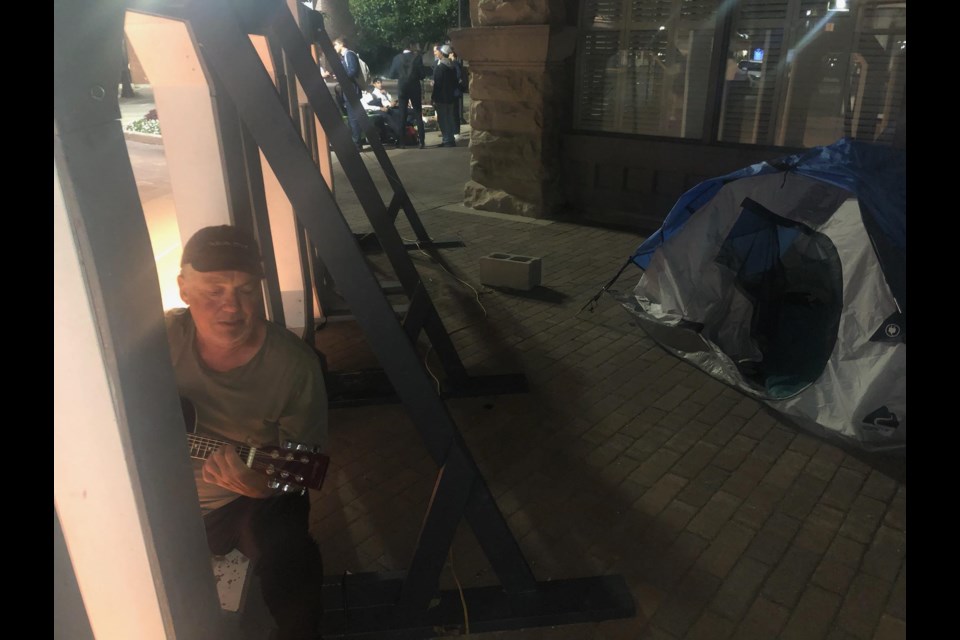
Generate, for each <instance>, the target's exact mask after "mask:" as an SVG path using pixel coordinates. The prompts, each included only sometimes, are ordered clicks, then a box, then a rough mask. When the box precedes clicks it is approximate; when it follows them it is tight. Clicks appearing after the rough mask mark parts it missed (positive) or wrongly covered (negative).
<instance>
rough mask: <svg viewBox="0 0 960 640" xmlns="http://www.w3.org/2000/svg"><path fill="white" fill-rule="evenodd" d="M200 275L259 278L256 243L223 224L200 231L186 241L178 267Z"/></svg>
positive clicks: (246, 235)
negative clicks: (224, 273)
mask: <svg viewBox="0 0 960 640" xmlns="http://www.w3.org/2000/svg"><path fill="white" fill-rule="evenodd" d="M188 264H189V265H190V266H191V267H193V268H194V269H196V270H197V271H200V272H207V271H242V272H244V273H249V274H251V275H255V276H257V277H258V278H262V277H263V266H262V265H261V264H260V250H259V248H258V247H257V241H256V240H255V239H254V238H253V236H251V235H250V234H249V233H247V232H246V231H243V230H242V229H239V228H237V227H233V226H230V225H227V224H224V225H219V226H214V227H204V228H203V229H200V230H199V231H197V232H196V233H195V234H193V236H192V237H191V238H190V239H189V240H187V244H186V246H184V248H183V257H182V258H181V259H180V266H181V267H183V266H185V265H188Z"/></svg>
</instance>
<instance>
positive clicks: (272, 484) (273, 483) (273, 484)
mask: <svg viewBox="0 0 960 640" xmlns="http://www.w3.org/2000/svg"><path fill="white" fill-rule="evenodd" d="M267 488H269V489H279V488H280V481H279V480H277V479H276V478H270V479H269V480H267ZM284 491H286V489H284Z"/></svg>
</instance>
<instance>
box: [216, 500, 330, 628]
mask: <svg viewBox="0 0 960 640" xmlns="http://www.w3.org/2000/svg"><path fill="white" fill-rule="evenodd" d="M309 513H310V498H309V496H308V495H303V496H301V495H298V494H285V495H280V496H275V497H272V498H267V499H266V500H255V499H253V498H246V497H244V496H241V497H239V498H237V499H236V500H234V501H233V502H231V503H230V504H228V505H226V506H224V507H221V508H219V509H217V510H215V511H212V512H211V513H208V514H207V515H206V516H204V518H203V522H204V525H205V527H206V530H207V544H208V545H209V547H210V551H211V552H212V553H214V554H215V555H225V554H227V553H229V552H230V551H231V550H233V549H239V550H240V552H241V553H242V554H243V555H245V556H247V557H248V558H250V561H251V562H252V563H253V565H254V566H255V567H256V569H255V570H256V573H257V575H258V576H260V584H261V587H262V590H263V599H264V601H266V604H267V608H268V609H269V610H270V613H271V614H272V615H273V619H274V620H275V621H276V623H277V628H278V629H279V632H280V635H279V637H280V638H282V639H283V640H294V639H295V640H306V639H308V638H309V639H311V640H312V639H314V638H316V637H317V634H318V629H319V625H320V618H321V616H322V615H323V602H322V600H321V587H322V583H323V559H322V558H321V557H320V549H319V547H318V546H317V543H316V541H314V539H313V537H312V536H311V535H310V531H309V524H308V515H309Z"/></svg>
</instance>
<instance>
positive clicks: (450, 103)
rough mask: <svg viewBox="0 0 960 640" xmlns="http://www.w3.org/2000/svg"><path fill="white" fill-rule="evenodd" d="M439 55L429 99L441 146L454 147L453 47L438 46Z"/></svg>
mask: <svg viewBox="0 0 960 640" xmlns="http://www.w3.org/2000/svg"><path fill="white" fill-rule="evenodd" d="M439 51H440V56H439V57H438V58H437V66H436V67H434V68H433V94H432V96H431V100H432V102H433V106H434V108H435V109H436V110H437V124H438V125H439V126H440V138H441V140H442V142H441V143H440V146H441V147H455V146H457V140H456V138H455V137H454V136H455V135H456V133H457V129H458V128H459V124H458V123H457V120H456V118H457V107H456V102H457V96H456V90H457V87H458V83H457V71H456V69H455V68H454V66H453V61H452V60H450V52H451V51H453V49H451V48H450V45H448V44H445V45H443V46H441V47H440V49H439Z"/></svg>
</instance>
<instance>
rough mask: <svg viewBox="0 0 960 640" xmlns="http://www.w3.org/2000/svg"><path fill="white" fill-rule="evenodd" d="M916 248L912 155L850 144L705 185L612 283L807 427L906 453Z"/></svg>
mask: <svg viewBox="0 0 960 640" xmlns="http://www.w3.org/2000/svg"><path fill="white" fill-rule="evenodd" d="M905 258H906V154H905V152H904V151H902V150H899V149H893V148H890V147H884V146H877V145H870V144H866V143H862V142H857V141H853V140H849V139H841V140H839V141H838V142H836V143H834V144H832V145H829V146H825V147H817V148H813V149H810V150H807V151H804V152H801V153H798V154H794V155H790V156H786V157H783V158H780V159H778V160H774V161H771V162H761V163H759V164H755V165H752V166H750V167H746V168H744V169H741V170H739V171H735V172H733V173H730V174H728V175H726V176H722V177H719V178H714V179H711V180H707V181H705V182H702V183H700V184H699V185H697V186H696V187H694V188H693V189H691V190H690V191H688V192H687V193H685V194H684V195H683V196H682V197H681V198H680V199H679V200H678V202H677V203H676V205H675V206H674V207H673V209H672V210H671V211H670V213H669V214H668V215H667V217H666V219H665V220H664V223H663V225H662V226H661V228H660V229H659V230H658V231H657V232H656V233H655V234H653V235H652V236H650V237H649V238H648V239H647V240H646V241H645V242H643V243H642V244H641V245H640V247H639V248H638V249H637V251H636V252H635V253H634V255H633V256H631V258H630V261H629V262H628V265H629V264H630V263H633V264H635V265H636V266H638V267H640V268H641V269H643V275H642V276H641V278H640V281H639V282H638V283H637V285H636V287H635V288H634V289H633V291H632V292H617V291H613V290H609V289H608V293H610V294H611V295H613V296H614V297H615V298H616V299H617V300H618V301H619V302H620V303H621V304H622V305H623V306H624V307H625V308H626V309H627V310H628V311H630V312H631V313H632V314H633V315H634V316H635V318H636V319H637V321H638V323H639V324H640V326H641V327H643V328H644V329H645V330H646V331H647V332H648V333H649V334H650V335H651V337H653V338H654V339H655V340H656V341H657V342H658V343H660V344H661V346H663V347H664V348H666V349H667V350H668V351H670V352H672V353H674V354H675V355H677V356H678V357H680V358H682V359H684V360H687V361H688V362H690V363H692V364H694V365H695V366H697V367H699V368H700V369H702V370H703V371H705V372H707V373H708V374H710V375H711V376H713V377H715V378H717V379H719V380H721V381H723V382H725V383H727V384H729V385H731V386H733V387H735V388H737V389H739V390H741V391H743V392H744V393H746V394H748V395H750V396H752V397H754V398H757V399H758V400H761V401H763V402H764V403H766V404H767V405H768V406H770V407H771V408H773V409H775V410H777V411H778V412H780V413H781V414H783V415H785V416H787V417H788V418H790V419H792V420H793V421H794V422H796V423H798V424H799V425H800V426H802V427H805V428H808V429H811V430H814V431H818V432H820V433H821V434H822V435H832V436H837V437H839V438H841V439H843V440H845V441H847V442H849V443H852V444H855V445H856V446H858V447H861V448H863V449H865V450H871V451H876V450H904V451H905V450H906V315H907V308H906V265H905ZM608 287H609V285H608Z"/></svg>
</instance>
